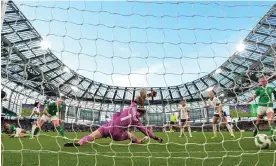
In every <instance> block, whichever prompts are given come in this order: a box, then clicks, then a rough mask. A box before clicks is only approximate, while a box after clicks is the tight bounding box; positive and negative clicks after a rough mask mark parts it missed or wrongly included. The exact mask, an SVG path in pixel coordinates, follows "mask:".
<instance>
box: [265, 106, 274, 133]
mask: <svg viewBox="0 0 276 166" xmlns="http://www.w3.org/2000/svg"><path fill="white" fill-rule="evenodd" d="M266 115H267V119H268V125H269V133H270V135H271V136H274V130H275V127H274V111H273V109H272V107H267V110H266Z"/></svg>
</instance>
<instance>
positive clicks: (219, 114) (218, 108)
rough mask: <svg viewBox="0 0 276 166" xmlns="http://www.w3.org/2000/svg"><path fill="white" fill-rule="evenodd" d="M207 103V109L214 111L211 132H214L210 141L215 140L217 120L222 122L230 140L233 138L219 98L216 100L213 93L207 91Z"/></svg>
mask: <svg viewBox="0 0 276 166" xmlns="http://www.w3.org/2000/svg"><path fill="white" fill-rule="evenodd" d="M208 97H209V99H208V101H207V103H206V104H207V107H209V108H212V109H214V115H213V122H212V124H213V132H214V136H213V137H212V139H215V138H217V121H218V119H220V120H223V122H224V124H225V125H226V127H227V129H228V131H229V133H230V135H231V138H232V139H233V138H235V135H234V134H233V130H232V127H231V126H230V125H229V124H228V121H227V118H226V117H225V114H224V112H223V110H222V104H221V101H220V100H219V98H217V97H216V96H214V92H213V91H209V92H208Z"/></svg>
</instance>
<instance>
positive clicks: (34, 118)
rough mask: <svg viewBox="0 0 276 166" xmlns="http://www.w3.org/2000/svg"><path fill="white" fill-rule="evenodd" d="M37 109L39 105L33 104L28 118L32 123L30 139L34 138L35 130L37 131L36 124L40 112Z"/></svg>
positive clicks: (37, 103)
mask: <svg viewBox="0 0 276 166" xmlns="http://www.w3.org/2000/svg"><path fill="white" fill-rule="evenodd" d="M39 108H40V103H39V102H35V104H34V108H33V111H32V114H31V115H30V117H29V118H30V120H31V123H32V131H31V139H33V138H34V133H35V130H38V128H37V122H38V118H39V116H40V110H39ZM36 132H37V131H36Z"/></svg>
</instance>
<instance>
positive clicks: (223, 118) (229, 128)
mask: <svg viewBox="0 0 276 166" xmlns="http://www.w3.org/2000/svg"><path fill="white" fill-rule="evenodd" d="M222 120H223V122H224V124H225V125H226V127H227V129H228V131H229V133H230V135H231V138H235V135H234V133H233V130H232V127H231V126H230V125H229V124H228V121H227V118H226V117H225V116H223V117H222Z"/></svg>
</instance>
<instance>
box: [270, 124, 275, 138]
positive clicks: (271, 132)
mask: <svg viewBox="0 0 276 166" xmlns="http://www.w3.org/2000/svg"><path fill="white" fill-rule="evenodd" d="M274 128H275V127H274V124H271V125H270V135H271V136H273V134H274Z"/></svg>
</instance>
